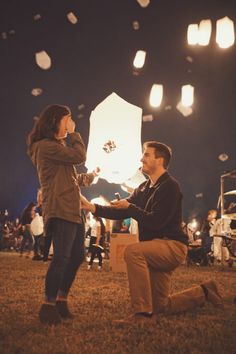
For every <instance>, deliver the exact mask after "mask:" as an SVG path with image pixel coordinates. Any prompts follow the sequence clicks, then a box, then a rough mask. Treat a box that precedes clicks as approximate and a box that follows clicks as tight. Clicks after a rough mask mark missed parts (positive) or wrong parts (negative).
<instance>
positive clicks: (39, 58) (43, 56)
mask: <svg viewBox="0 0 236 354" xmlns="http://www.w3.org/2000/svg"><path fill="white" fill-rule="evenodd" d="M35 60H36V63H37V64H38V66H39V67H40V68H41V69H43V70H47V69H50V67H51V65H52V62H51V58H50V56H49V55H48V54H47V52H45V51H44V50H42V51H41V52H38V53H36V54H35Z"/></svg>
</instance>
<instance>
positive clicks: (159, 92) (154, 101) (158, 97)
mask: <svg viewBox="0 0 236 354" xmlns="http://www.w3.org/2000/svg"><path fill="white" fill-rule="evenodd" d="M162 98H163V86H162V85H158V84H154V85H152V88H151V92H150V98H149V102H150V105H151V106H152V107H159V106H160V105H161V102H162Z"/></svg>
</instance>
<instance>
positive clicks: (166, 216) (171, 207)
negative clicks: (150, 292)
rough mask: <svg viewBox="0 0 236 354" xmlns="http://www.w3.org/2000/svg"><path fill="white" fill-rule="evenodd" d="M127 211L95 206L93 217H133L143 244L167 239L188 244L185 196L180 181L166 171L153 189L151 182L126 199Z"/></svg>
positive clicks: (143, 184) (147, 182)
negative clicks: (184, 229) (158, 239)
mask: <svg viewBox="0 0 236 354" xmlns="http://www.w3.org/2000/svg"><path fill="white" fill-rule="evenodd" d="M127 200H128V202H129V203H130V205H129V207H128V208H127V209H119V210H117V209H115V208H112V207H107V206H101V205H97V204H96V211H95V213H94V215H96V216H101V217H104V218H107V219H125V218H127V217H132V218H133V219H135V220H137V222H138V226H139V239H140V241H148V240H153V239H155V238H167V239H171V240H176V241H180V242H182V243H184V244H186V245H187V244H188V240H187V236H186V234H185V233H184V232H183V231H182V228H181V222H182V193H181V191H180V187H179V184H178V182H177V181H176V180H175V179H174V178H173V177H172V176H170V175H169V173H168V172H165V173H164V174H163V175H161V176H160V178H159V179H158V180H157V181H156V183H155V184H154V185H153V186H151V185H150V180H148V181H146V182H144V183H142V184H141V185H140V186H139V187H138V188H136V189H135V190H134V192H133V193H132V194H131V195H130V197H129V198H127Z"/></svg>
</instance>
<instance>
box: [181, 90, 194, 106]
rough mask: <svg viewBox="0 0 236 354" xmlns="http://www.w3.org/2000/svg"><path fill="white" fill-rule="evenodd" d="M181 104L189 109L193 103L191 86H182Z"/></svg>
mask: <svg viewBox="0 0 236 354" xmlns="http://www.w3.org/2000/svg"><path fill="white" fill-rule="evenodd" d="M181 91H182V97H181V103H182V105H183V106H184V107H190V106H192V104H193V101H194V87H193V86H191V85H184V86H182V89H181Z"/></svg>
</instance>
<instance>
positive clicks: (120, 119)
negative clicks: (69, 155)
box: [85, 92, 142, 183]
mask: <svg viewBox="0 0 236 354" xmlns="http://www.w3.org/2000/svg"><path fill="white" fill-rule="evenodd" d="M141 124H142V109H141V108H139V107H137V106H134V105H132V104H130V103H128V102H126V101H125V100H123V99H122V98H121V97H119V96H118V95H117V94H115V93H114V92H113V93H112V94H111V95H109V96H108V97H107V98H106V99H105V100H104V101H103V102H101V103H100V104H99V105H98V106H97V107H96V108H95V110H94V111H92V113H91V116H90V131H89V143H88V149H87V160H86V164H85V165H86V167H87V168H88V170H89V171H92V170H94V168H96V167H97V166H99V167H100V169H101V172H100V175H99V177H100V178H104V179H106V180H107V181H108V182H110V183H123V182H124V181H126V180H127V179H128V178H130V177H131V176H133V175H134V174H135V172H136V171H137V169H138V168H139V167H140V158H141V156H142V147H141Z"/></svg>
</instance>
